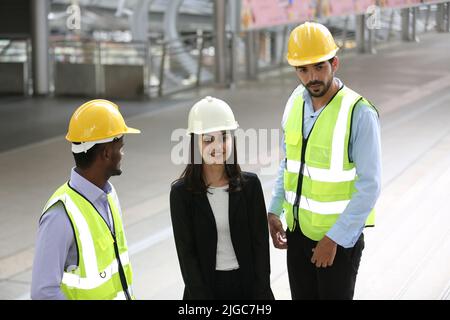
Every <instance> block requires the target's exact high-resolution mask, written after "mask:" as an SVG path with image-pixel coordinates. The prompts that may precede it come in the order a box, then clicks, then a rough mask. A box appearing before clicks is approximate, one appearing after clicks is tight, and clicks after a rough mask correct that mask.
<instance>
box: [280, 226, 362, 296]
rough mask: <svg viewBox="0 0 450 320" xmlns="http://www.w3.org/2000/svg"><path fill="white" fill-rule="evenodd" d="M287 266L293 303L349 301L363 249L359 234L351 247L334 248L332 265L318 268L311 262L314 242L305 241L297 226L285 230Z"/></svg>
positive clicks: (305, 238)
mask: <svg viewBox="0 0 450 320" xmlns="http://www.w3.org/2000/svg"><path fill="white" fill-rule="evenodd" d="M286 236H287V243H288V249H287V267H288V275H289V285H290V287H291V295H292V299H293V300H299V299H304V300H316V299H321V300H322V299H333V300H351V299H353V293H354V291H355V283H356V275H357V274H358V268H359V262H360V260H361V254H362V251H363V249H364V235H363V234H361V236H360V237H359V239H358V241H357V242H356V244H355V246H354V247H353V248H344V247H342V246H340V245H338V246H337V252H336V257H335V258H334V262H333V265H332V266H331V267H326V268H317V267H316V266H315V265H314V264H313V263H311V258H312V254H313V252H312V249H313V248H315V247H316V244H317V241H313V240H311V239H309V238H307V237H306V236H305V235H304V234H303V233H302V231H301V229H300V227H299V225H298V224H297V225H296V226H295V229H294V231H292V232H290V231H289V230H287V231H286Z"/></svg>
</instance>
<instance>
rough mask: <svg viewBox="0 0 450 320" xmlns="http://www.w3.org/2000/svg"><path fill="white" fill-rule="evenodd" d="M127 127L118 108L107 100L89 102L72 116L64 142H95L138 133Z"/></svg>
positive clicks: (138, 131) (136, 130)
mask: <svg viewBox="0 0 450 320" xmlns="http://www.w3.org/2000/svg"><path fill="white" fill-rule="evenodd" d="M140 132H141V131H140V130H138V129H133V128H129V127H127V125H126V124H125V121H124V120H123V117H122V115H121V114H120V111H119V107H118V106H117V105H116V104H115V103H112V102H111V101H108V100H103V99H96V100H91V101H88V102H86V103H84V104H83V105H81V106H80V107H78V109H77V110H75V112H74V113H73V115H72V118H71V119H70V123H69V130H68V132H67V135H66V140H68V141H70V142H95V141H98V142H99V143H100V141H102V140H103V141H104V140H105V139H109V138H113V137H118V136H120V135H123V134H127V133H140Z"/></svg>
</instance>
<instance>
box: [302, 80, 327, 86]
mask: <svg viewBox="0 0 450 320" xmlns="http://www.w3.org/2000/svg"><path fill="white" fill-rule="evenodd" d="M315 84H321V85H325V83H323V82H322V81H311V82H309V83H308V84H307V85H306V86H307V87H310V86H313V85H315Z"/></svg>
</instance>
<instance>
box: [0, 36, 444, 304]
mask: <svg viewBox="0 0 450 320" xmlns="http://www.w3.org/2000/svg"><path fill="white" fill-rule="evenodd" d="M449 61H450V35H449V34H429V35H424V36H423V37H422V38H421V42H419V43H403V44H397V45H395V44H393V45H390V46H387V47H385V48H382V49H380V50H379V52H378V54H376V55H345V54H344V55H343V56H342V58H341V69H340V71H339V72H338V76H339V77H340V78H341V79H342V80H343V81H344V83H345V84H347V85H348V86H349V87H351V88H352V89H354V90H356V91H358V92H359V93H361V94H362V95H364V96H365V97H367V98H368V99H369V100H371V101H372V102H373V103H374V104H375V105H376V106H377V107H378V109H379V110H380V114H381V126H382V148H383V190H382V195H381V197H380V199H379V201H378V203H377V213H378V220H377V226H376V228H372V229H370V230H367V231H366V232H365V234H366V248H365V250H364V252H363V258H362V261H361V267H360V272H359V275H358V282H357V288H356V293H355V299H450V214H449V209H448V199H449V196H450V193H449V190H450V125H449V123H450V107H449V106H450V63H449ZM296 85H297V80H296V78H295V74H294V72H293V71H292V70H291V69H289V68H284V69H280V70H277V71H273V72H270V73H268V74H265V75H261V77H260V79H259V81H258V82H242V83H240V84H239V85H238V87H237V89H234V90H219V89H213V88H203V89H202V90H199V91H191V92H185V93H182V94H179V95H176V96H172V97H170V98H165V99H164V100H156V101H142V102H126V101H123V102H122V101H120V102H119V104H121V105H122V110H123V111H124V113H125V114H126V116H127V121H128V122H129V124H130V125H131V126H133V127H137V128H140V129H142V131H143V133H142V134H141V135H139V136H133V137H128V138H127V139H126V147H125V151H126V155H125V158H124V161H123V165H122V167H123V172H124V173H123V174H122V176H121V177H120V178H113V179H112V182H113V183H114V185H115V186H116V189H117V191H118V193H119V196H120V199H121V203H122V207H123V212H124V222H125V226H126V232H127V237H128V242H129V244H130V251H131V260H132V263H133V265H134V271H135V292H136V295H137V297H138V298H139V299H180V298H181V296H182V288H183V283H182V279H181V275H180V271H179V267H178V261H177V257H176V252H175V246H174V242H173V237H172V230H171V225H170V216H169V203H168V192H169V190H170V183H171V181H173V180H174V179H175V178H176V177H177V176H178V175H179V174H180V172H181V171H182V169H183V166H179V165H174V164H172V162H171V161H170V154H171V150H172V148H173V147H174V146H175V144H176V142H173V141H171V134H172V132H173V131H174V130H175V129H177V128H184V127H185V126H186V123H187V114H188V111H189V109H190V107H191V106H192V103H193V102H194V101H196V100H198V99H199V98H201V97H203V96H205V95H213V96H217V97H219V98H223V99H225V100H226V101H228V102H229V103H230V105H231V106H232V108H233V110H234V111H235V114H236V117H237V120H238V121H239V123H240V125H241V127H242V128H244V129H249V128H257V129H260V128H265V129H272V128H274V129H276V128H279V127H280V122H281V116H282V113H283V108H284V104H285V102H286V99H287V97H288V95H289V94H290V92H291V91H292V90H293V88H295V86H296ZM85 100H86V99H52V98H38V99H31V98H30V99H21V98H1V99H0V134H1V136H2V139H1V142H0V203H1V204H2V208H1V209H0V226H1V232H0V299H26V298H28V297H29V289H30V281H31V266H32V258H33V245H34V240H35V234H36V228H37V221H38V218H39V216H40V210H41V208H42V207H43V205H44V203H45V202H46V200H47V199H48V197H49V196H50V195H51V193H52V192H53V191H54V189H55V188H56V187H57V186H59V185H60V184H61V183H63V182H64V181H65V180H66V179H67V178H68V174H69V170H70V168H71V167H72V163H73V161H72V156H71V154H70V149H69V145H68V143H66V142H65V141H64V138H63V135H64V133H65V130H66V127H67V123H68V120H69V116H70V114H71V112H72V111H73V110H74V109H75V108H76V107H77V106H78V105H79V104H80V103H82V102H83V101H85ZM269 153H270V154H272V155H277V154H279V148H278V145H277V144H275V147H273V148H271V149H270V150H269ZM243 167H244V168H245V169H247V170H251V171H254V172H257V173H259V175H260V179H261V180H262V182H263V188H264V191H265V196H266V201H267V202H269V200H270V192H271V189H272V186H273V183H274V179H275V175H274V174H262V173H264V172H267V171H264V168H267V165H261V164H256V165H248V164H246V165H243ZM262 169H263V171H261V170H262ZM271 266H272V288H273V291H274V294H275V296H276V298H277V299H289V298H290V292H289V285H288V279H287V272H286V257H285V252H284V251H280V250H276V249H274V248H272V249H271Z"/></svg>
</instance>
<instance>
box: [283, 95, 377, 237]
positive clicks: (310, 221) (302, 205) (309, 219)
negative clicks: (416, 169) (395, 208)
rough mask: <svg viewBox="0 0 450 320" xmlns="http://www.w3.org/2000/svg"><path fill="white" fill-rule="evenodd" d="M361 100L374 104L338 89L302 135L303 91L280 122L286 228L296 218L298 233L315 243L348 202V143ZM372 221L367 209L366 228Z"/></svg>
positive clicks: (351, 185)
mask: <svg viewBox="0 0 450 320" xmlns="http://www.w3.org/2000/svg"><path fill="white" fill-rule="evenodd" d="M303 90H304V88H303ZM360 100H363V101H364V102H366V103H367V104H368V105H369V106H371V107H373V106H372V105H371V104H370V103H369V102H368V101H367V100H365V99H364V98H362V97H361V96H360V95H359V94H357V93H356V92H354V91H352V90H351V89H349V88H347V87H345V86H344V87H343V88H341V89H340V90H339V91H338V92H337V93H336V95H335V96H334V97H333V99H332V100H331V101H330V102H329V104H328V105H327V106H326V107H325V108H324V109H323V110H322V112H321V113H320V115H319V116H318V118H317V120H316V122H315V124H314V126H313V128H312V129H311V132H310V134H309V136H308V137H307V138H304V137H303V113H304V101H303V92H300V94H299V95H298V96H297V97H296V98H295V99H294V100H293V105H292V107H291V110H290V111H288V112H289V113H288V115H287V119H286V122H285V124H283V129H284V134H285V144H286V168H285V170H284V191H285V199H284V202H283V209H284V214H285V216H286V222H287V225H288V227H289V230H291V231H292V230H294V226H295V220H298V222H299V225H300V228H301V230H302V232H303V233H304V234H305V235H306V236H307V237H308V238H310V239H312V240H315V241H319V240H321V239H322V238H323V237H324V235H325V234H326V233H327V232H328V231H329V230H330V228H331V227H332V226H333V225H334V223H335V222H336V220H337V219H338V218H339V215H340V214H341V213H342V212H343V211H344V210H345V208H346V207H347V204H348V203H349V202H350V199H351V198H352V195H353V193H354V192H355V191H356V188H355V181H356V180H357V179H358V177H357V175H356V169H355V165H354V164H353V163H352V162H351V161H350V160H349V157H348V144H349V139H350V133H351V123H352V119H351V118H352V114H353V108H354V107H355V105H356V104H357V102H358V101H360ZM374 109H375V108H374ZM375 111H376V110H375ZM374 223H375V212H374V210H373V209H372V211H371V212H370V214H369V216H368V218H367V220H366V226H373V225H374Z"/></svg>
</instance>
